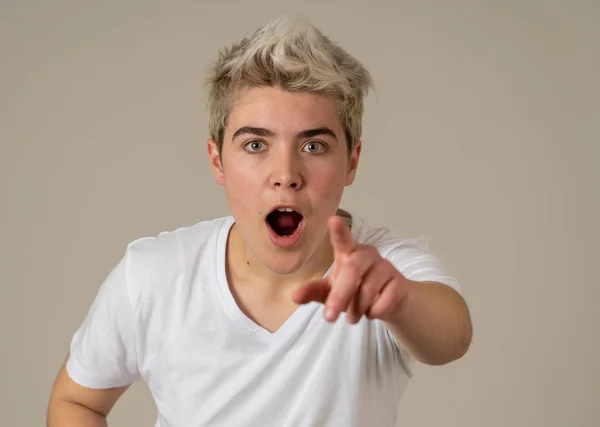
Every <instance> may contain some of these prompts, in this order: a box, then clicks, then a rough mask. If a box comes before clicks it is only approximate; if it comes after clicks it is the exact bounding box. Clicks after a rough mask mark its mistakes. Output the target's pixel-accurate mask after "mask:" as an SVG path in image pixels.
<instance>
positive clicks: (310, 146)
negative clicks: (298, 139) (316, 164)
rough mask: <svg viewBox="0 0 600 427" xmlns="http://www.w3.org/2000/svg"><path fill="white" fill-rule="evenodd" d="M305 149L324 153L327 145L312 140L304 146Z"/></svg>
mask: <svg viewBox="0 0 600 427" xmlns="http://www.w3.org/2000/svg"><path fill="white" fill-rule="evenodd" d="M303 150H304V151H307V152H309V153H322V152H323V151H324V150H325V146H324V144H322V143H320V142H316V141H311V142H309V143H307V144H306V145H305V146H304V149H303Z"/></svg>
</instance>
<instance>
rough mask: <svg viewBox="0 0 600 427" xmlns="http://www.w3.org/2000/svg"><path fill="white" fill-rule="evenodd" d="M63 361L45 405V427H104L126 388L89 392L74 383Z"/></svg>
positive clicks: (87, 389) (89, 390)
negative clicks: (46, 416)
mask: <svg viewBox="0 0 600 427" xmlns="http://www.w3.org/2000/svg"><path fill="white" fill-rule="evenodd" d="M68 359H69V355H67V358H66V359H65V362H64V363H63V366H62V368H61V369H60V372H59V373H58V376H57V377H56V380H55V382H54V386H53V388H52V394H51V396H50V403H49V406H48V418H47V426H48V427H66V426H68V427H106V426H107V423H106V417H107V416H108V413H109V412H110V410H111V409H112V408H113V406H114V405H115V403H116V402H117V400H119V398H120V397H121V396H122V395H123V393H125V391H126V390H127V388H129V386H124V387H116V388H109V389H102V390H100V389H90V388H86V387H82V386H81V385H79V384H77V383H76V382H75V381H73V380H72V379H71V378H70V377H69V374H68V373H67V370H66V363H67V360H68Z"/></svg>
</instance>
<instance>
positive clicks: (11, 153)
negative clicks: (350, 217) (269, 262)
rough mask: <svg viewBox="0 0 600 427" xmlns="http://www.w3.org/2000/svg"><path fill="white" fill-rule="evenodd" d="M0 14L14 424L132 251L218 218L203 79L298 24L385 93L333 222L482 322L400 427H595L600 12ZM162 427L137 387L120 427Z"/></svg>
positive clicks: (80, 6)
mask: <svg viewBox="0 0 600 427" xmlns="http://www.w3.org/2000/svg"><path fill="white" fill-rule="evenodd" d="M298 3H304V4H303V5H302V6H301V7H300V6H299V5H298ZM0 4H1V8H0V61H1V63H0V136H1V139H0V142H1V145H0V159H1V160H0V177H1V183H0V185H1V187H0V191H1V193H0V196H1V199H0V200H1V202H0V203H1V221H0V227H1V230H0V231H1V236H2V240H1V242H2V243H1V246H0V248H1V253H0V255H1V257H0V262H1V277H0V286H1V288H0V301H1V302H0V304H1V305H0V313H1V314H0V316H1V317H0V320H1V326H2V331H1V332H2V341H1V353H0V357H1V360H0V362H1V363H0V375H1V376H0V381H1V386H0V393H1V396H0V414H1V415H0V417H1V421H0V424H1V425H2V426H41V425H44V419H45V413H46V402H47V398H48V395H49V392H50V387H51V384H52V381H53V379H54V377H55V375H56V373H57V370H58V368H59V366H60V364H61V362H62V360H63V357H64V356H65V353H66V351H67V349H68V344H69V340H70V338H71V335H72V334H73V332H74V331H75V330H76V328H77V327H78V326H79V324H80V322H81V321H82V319H83V316H84V315H85V313H86V311H87V309H88V306H89V304H90V303H91V301H92V299H93V298H94V295H95V293H96V290H97V288H98V286H99V284H100V283H101V281H102V280H103V278H104V277H105V276H106V274H107V273H108V272H109V270H110V269H111V268H112V267H113V266H114V264H115V263H116V262H117V261H118V260H119V259H120V256H121V255H122V253H123V250H124V248H125V245H126V244H127V242H129V241H130V240H132V239H135V238H137V237H141V236H146V235H154V234H157V233H158V232H160V231H162V230H170V229H173V228H176V227H179V226H182V225H187V224H191V223H194V222H197V221H200V220H203V219H210V218H212V217H214V216H217V215H224V214H227V213H228V212H227V207H226V203H225V198H224V194H223V192H222V188H221V187H219V186H217V185H216V184H214V183H213V181H212V180H211V176H210V173H209V167H208V159H207V156H206V151H205V140H206V138H207V131H206V119H205V116H204V101H205V96H204V93H203V90H202V77H203V72H204V70H205V68H206V66H207V64H208V63H209V62H210V61H212V60H213V59H214V57H215V54H216V51H217V49H218V48H219V47H220V46H222V45H224V44H228V43H230V42H232V41H233V40H235V39H238V38H239V37H241V36H242V35H243V34H245V33H246V32H247V31H249V30H252V29H254V28H256V27H258V26H260V25H262V24H264V23H266V22H267V21H269V20H271V19H272V18H274V17H276V16H277V15H279V14H280V13H283V12H298V11H300V12H302V13H303V14H304V15H306V16H308V17H309V18H310V19H311V20H312V21H313V22H314V23H315V24H317V25H318V26H320V27H321V28H322V29H323V30H324V31H325V32H326V33H327V34H329V35H330V36H331V37H332V38H334V39H335V40H337V41H339V42H340V43H341V44H342V45H343V46H344V47H346V48H347V49H348V50H349V51H350V52H352V53H353V54H355V55H356V56H357V57H358V58H359V59H361V60H362V61H364V63H365V64H366V65H367V66H368V67H369V69H370V70H371V72H372V73H373V76H374V78H375V80H376V83H377V89H378V92H377V96H375V94H373V96H371V97H370V98H369V99H368V102H367V114H366V117H365V134H364V155H363V159H362V163H361V166H360V169H359V175H358V182H357V183H356V184H355V185H354V186H353V187H352V188H350V189H349V190H348V192H347V193H346V195H345V199H344V203H343V206H344V207H346V208H348V209H351V210H353V209H358V210H359V211H358V212H359V213H360V214H362V215H364V216H366V217H367V218H369V219H370V220H371V221H372V222H374V223H379V224H382V225H387V226H389V227H391V228H393V229H394V230H396V231H398V232H400V233H403V234H406V235H415V234H422V235H426V236H427V237H428V238H429V240H430V243H431V245H432V247H433V248H434V250H435V251H436V253H437V254H439V256H440V257H442V259H443V260H444V261H445V262H446V263H447V264H448V265H449V266H450V267H451V268H452V270H453V271H454V272H455V274H456V275H457V276H458V277H459V278H460V279H461V281H462V286H463V289H464V292H465V294H466V296H467V299H468V302H469V304H470V307H471V310H472V315H473V320H474V325H475V337H474V342H473V346H472V348H471V350H470V352H469V353H468V355H467V356H466V357H465V358H464V359H462V360H460V361H458V362H456V363H453V364H450V365H448V366H445V367H439V368H432V367H427V366H419V367H418V368H417V372H416V377H415V378H414V380H413V381H412V383H411V384H410V386H409V389H408V391H407V393H406V395H405V398H404V399H403V400H402V402H401V404H400V408H399V411H400V421H401V422H400V424H401V425H403V426H438V425H444V426H448V427H450V426H461V427H481V426H486V427H495V426H503V427H504V426H544V427H558V426H589V427H591V426H598V425H600V399H599V397H598V393H599V391H598V390H599V387H600V366H599V365H600V363H599V360H600V357H599V355H598V352H599V351H600V343H599V338H598V336H599V335H600V334H599V333H598V331H595V330H594V329H595V328H596V327H598V326H600V322H599V316H598V314H597V312H596V311H597V309H596V305H597V304H598V301H600V284H599V280H598V275H599V270H598V264H599V261H598V258H599V255H600V251H599V250H598V246H597V242H598V241H599V237H600V235H599V227H598V219H599V218H600V209H599V208H600V206H599V205H600V190H599V187H600V148H599V144H600V134H599V132H598V122H600V120H598V119H600V114H599V113H600V104H599V99H600V86H599V80H598V79H599V77H598V76H600V60H599V51H600V47H599V46H600V30H599V28H600V26H599V25H598V22H599V21H600V7H599V4H600V3H599V2H595V1H583V0H582V1H563V2H559V1H533V0H529V1H516V0H512V1H495V2H494V1H489V2H476V1H472V2H467V1H455V2H443V1H439V2H435V3H434V2H424V1H413V2H406V1H372V0H371V1H357V0H354V1H352V2H350V1H342V0H338V1H327V2H326V4H321V1H316V0H314V1H311V2H298V1H287V2H283V1H264V0H257V1H252V2H242V1H236V2H232V1H225V2H223V3H221V2H217V1H212V2H208V1H196V2H192V1H187V2H184V1H179V2H173V1H169V2H167V1H162V2H149V1H141V0H140V1H112V2H82V1H70V2H67V1H52V2H46V1H26V0H22V1H17V0H14V1H8V2H7V1H6V0H3V1H1V3H0ZM307 409H308V408H307ZM154 416H155V409H154V406H153V403H152V400H151V398H150V395H149V393H148V391H147V389H146V387H145V385H143V384H138V385H136V386H134V387H133V388H132V389H131V390H130V391H129V392H128V393H127V394H126V395H125V396H124V398H123V399H122V400H121V401H120V402H119V403H118V404H117V406H116V407H115V410H114V412H113V414H112V415H111V416H110V418H109V423H110V425H111V426H112V427H118V426H151V425H153V422H154Z"/></svg>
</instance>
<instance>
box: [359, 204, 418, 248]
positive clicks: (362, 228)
mask: <svg viewBox="0 0 600 427" xmlns="http://www.w3.org/2000/svg"><path fill="white" fill-rule="evenodd" d="M351 216H352V226H351V228H352V234H353V236H354V238H355V240H356V241H357V242H358V243H360V244H363V245H371V246H374V247H375V248H377V249H378V250H379V252H380V253H381V254H382V256H384V257H385V256H387V255H388V254H389V253H391V252H392V251H394V250H399V249H409V248H416V249H420V250H427V249H428V242H427V239H426V238H425V237H424V236H402V235H400V234H399V233H398V232H397V231H395V230H392V229H391V228H390V227H387V226H378V225H375V224H374V223H373V222H371V221H369V220H367V219H365V218H364V217H362V216H359V215H356V214H355V213H353V214H352V215H351Z"/></svg>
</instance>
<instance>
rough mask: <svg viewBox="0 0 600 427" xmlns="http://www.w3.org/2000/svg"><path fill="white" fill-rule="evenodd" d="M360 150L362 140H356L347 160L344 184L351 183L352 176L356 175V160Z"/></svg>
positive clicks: (358, 157) (352, 180)
mask: <svg viewBox="0 0 600 427" xmlns="http://www.w3.org/2000/svg"><path fill="white" fill-rule="evenodd" d="M361 150H362V142H361V141H360V140H357V141H356V143H355V144H354V147H352V153H350V158H349V162H348V171H347V172H346V186H348V185H352V183H353V182H354V178H355V177H356V170H357V169H358V161H359V160H360V152H361Z"/></svg>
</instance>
